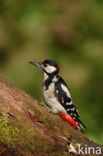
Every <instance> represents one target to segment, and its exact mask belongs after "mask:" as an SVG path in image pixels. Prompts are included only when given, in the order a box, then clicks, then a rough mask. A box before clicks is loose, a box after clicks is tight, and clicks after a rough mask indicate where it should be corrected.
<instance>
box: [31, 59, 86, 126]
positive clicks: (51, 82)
mask: <svg viewBox="0 0 103 156" xmlns="http://www.w3.org/2000/svg"><path fill="white" fill-rule="evenodd" d="M30 63H31V64H33V65H36V66H37V67H39V68H40V69H41V70H42V72H43V73H44V82H43V89H42V93H43V97H44V100H45V102H46V105H47V108H48V109H49V110H50V111H51V112H53V113H55V114H58V115H60V116H61V117H62V118H63V119H64V120H66V121H67V122H69V123H70V125H71V126H72V127H73V128H75V129H85V126H84V125H83V123H82V122H81V121H80V120H79V114H78V111H77V109H76V107H75V105H74V104H73V102H72V98H71V95H70V91H69V89H68V87H67V85H66V83H65V81H64V80H63V79H62V78H61V77H60V76H59V75H58V72H59V66H58V65H57V64H56V63H55V62H54V61H52V60H45V61H44V62H41V63H37V62H30Z"/></svg>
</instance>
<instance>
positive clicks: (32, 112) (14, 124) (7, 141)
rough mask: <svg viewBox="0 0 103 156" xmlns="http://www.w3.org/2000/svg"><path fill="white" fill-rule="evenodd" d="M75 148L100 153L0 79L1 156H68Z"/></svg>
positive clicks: (78, 133)
mask: <svg viewBox="0 0 103 156" xmlns="http://www.w3.org/2000/svg"><path fill="white" fill-rule="evenodd" d="M34 87H35V86H34ZM34 89H35V88H34ZM78 144H80V145H81V146H84V147H85V145H87V146H88V147H89V146H92V147H94V148H96V147H97V146H99V147H101V149H102V151H103V146H101V145H99V144H96V143H95V142H94V141H92V140H90V139H88V138H87V137H86V136H85V135H83V134H82V133H81V132H79V131H77V130H74V129H73V128H72V127H70V126H69V124H68V123H66V122H65V121H63V120H62V119H61V118H60V117H59V116H57V115H52V114H51V113H49V112H48V111H47V110H46V109H45V108H44V107H43V106H41V105H40V104H39V103H38V102H37V100H35V99H34V98H32V97H30V96H29V95H27V94H26V93H25V92H23V91H22V90H20V89H18V88H17V87H15V86H14V85H12V84H11V83H10V82H9V81H7V80H6V79H5V78H4V77H3V76H2V75H0V155H2V156H68V152H67V150H69V148H70V145H72V146H73V147H75V148H77V147H78ZM69 155H76V154H75V153H70V154H69ZM101 155H102V154H101Z"/></svg>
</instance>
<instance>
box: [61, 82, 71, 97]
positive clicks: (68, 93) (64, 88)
mask: <svg viewBox="0 0 103 156" xmlns="http://www.w3.org/2000/svg"><path fill="white" fill-rule="evenodd" d="M61 88H62V89H63V91H64V92H65V93H67V96H69V97H70V98H71V95H70V92H69V90H68V88H67V87H66V86H65V85H63V84H61Z"/></svg>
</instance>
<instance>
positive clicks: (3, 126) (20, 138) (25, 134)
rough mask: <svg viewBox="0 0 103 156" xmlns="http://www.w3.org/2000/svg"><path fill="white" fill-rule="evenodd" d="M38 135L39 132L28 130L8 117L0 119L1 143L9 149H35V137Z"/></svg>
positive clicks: (4, 116)
mask: <svg viewBox="0 0 103 156" xmlns="http://www.w3.org/2000/svg"><path fill="white" fill-rule="evenodd" d="M36 135H38V132H37V131H33V130H32V129H26V128H25V127H24V126H23V125H22V124H21V125H20V124H18V123H16V124H15V123H14V122H13V121H11V120H10V119H9V118H8V116H7V115H3V116H1V117H0V142H1V143H3V144H5V145H7V146H8V147H10V148H14V149H15V148H17V147H21V148H28V149H34V146H33V137H35V136H36Z"/></svg>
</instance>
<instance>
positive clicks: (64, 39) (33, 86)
mask: <svg viewBox="0 0 103 156" xmlns="http://www.w3.org/2000/svg"><path fill="white" fill-rule="evenodd" d="M44 59H52V60H55V61H56V62H57V63H58V64H59V65H60V75H61V76H62V77H63V78H64V80H65V81H66V82H67V84H68V86H69V88H70V90H71V94H72V98H73V101H74V103H75V104H76V106H77V108H78V110H79V113H80V116H81V119H82V121H83V122H84V123H85V125H86V126H87V131H86V132H85V133H86V135H87V136H90V137H91V138H92V139H94V140H95V141H97V142H99V143H102V144H103V121H102V120H103V1H102V0H68V1H66V0H52V1H50V0H48V1H47V0H39V1H37V0H35V1H34V0H29V1H26V0H1V1H0V72H1V73H2V74H4V76H5V77H6V78H7V79H8V80H10V81H11V82H12V83H14V84H15V85H16V86H18V87H19V88H21V89H23V90H25V91H26V92H27V93H28V94H30V95H31V96H33V97H35V98H36V99H38V101H40V102H41V101H42V100H43V99H42V94H41V87H42V79H43V75H42V73H41V71H39V70H38V69H37V68H34V67H33V66H31V65H30V64H28V62H29V61H43V60H44Z"/></svg>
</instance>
